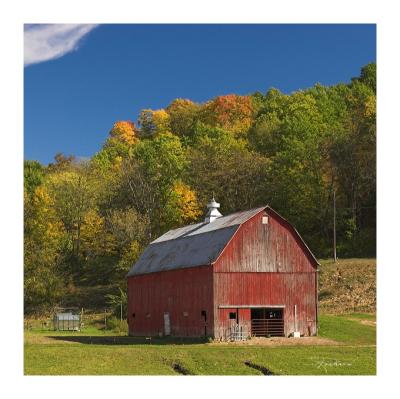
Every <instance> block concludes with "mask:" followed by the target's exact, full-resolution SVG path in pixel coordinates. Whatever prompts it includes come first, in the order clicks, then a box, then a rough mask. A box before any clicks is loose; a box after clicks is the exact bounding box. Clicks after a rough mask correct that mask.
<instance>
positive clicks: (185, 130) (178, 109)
mask: <svg viewBox="0 0 400 399" xmlns="http://www.w3.org/2000/svg"><path fill="white" fill-rule="evenodd" d="M165 110H166V111H167V112H168V114H169V117H170V127H171V132H172V133H174V134H177V135H178V136H181V137H185V136H192V135H193V129H194V125H195V122H196V119H197V117H198V113H199V110H200V106H199V104H196V103H194V102H193V101H191V100H187V99H182V98H177V99H175V100H174V101H172V102H171V104H170V105H168V107H167V108H166V109H165Z"/></svg>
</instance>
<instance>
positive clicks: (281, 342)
mask: <svg viewBox="0 0 400 399" xmlns="http://www.w3.org/2000/svg"><path fill="white" fill-rule="evenodd" d="M208 345H259V346H299V345H340V343H339V342H337V341H334V340H333V339H328V338H321V337H301V338H284V337H272V338H264V337H256V338H251V339H247V340H245V341H234V342H226V341H222V342H212V343H210V344H208Z"/></svg>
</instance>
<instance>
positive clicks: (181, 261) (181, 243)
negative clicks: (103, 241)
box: [128, 206, 318, 277]
mask: <svg viewBox="0 0 400 399" xmlns="http://www.w3.org/2000/svg"><path fill="white" fill-rule="evenodd" d="M266 208H269V209H271V208H270V207H269V206H263V207H260V208H255V209H250V210H247V211H242V212H236V213H232V214H231V215H227V216H222V217H219V218H217V219H216V220H214V221H213V222H212V223H206V222H202V223H197V224H192V225H189V226H184V227H180V228H179V229H174V230H170V231H168V232H166V233H165V234H163V235H162V236H160V237H159V238H157V239H156V240H154V241H152V242H151V243H150V245H149V246H148V247H147V248H146V249H145V251H144V252H143V253H142V255H141V256H140V257H139V259H138V261H137V262H136V263H135V264H134V265H133V266H132V268H131V269H130V271H129V273H128V277H130V276H134V275H138V274H147V273H154V272H160V271H166V270H173V269H181V268H187V267H195V266H203V265H210V264H212V263H213V262H215V261H216V260H217V258H218V256H219V255H220V254H221V252H222V250H223V249H224V248H225V247H226V245H227V244H228V242H229V241H230V239H231V238H232V237H233V235H234V234H235V233H236V231H237V230H238V229H239V227H240V225H241V224H242V223H244V222H246V221H247V220H249V219H250V218H252V217H253V216H255V215H257V214H258V213H259V212H261V211H262V210H264V209H266ZM271 210H272V209H271ZM273 212H274V213H275V214H276V215H277V216H279V217H281V216H280V215H279V214H278V213H277V212H275V211H273ZM281 218H282V217H281ZM282 220H285V219H283V218H282ZM285 222H286V221H285ZM289 225H290V224H289ZM290 226H291V225H290ZM292 228H293V227H292ZM293 231H294V232H295V234H297V235H298V236H299V238H300V239H301V241H302V242H303V244H304V246H305V249H306V250H307V251H308V252H309V253H310V254H311V256H312V258H313V259H314V260H315V261H316V263H317V264H318V261H317V260H316V259H315V257H314V255H313V254H312V253H311V251H310V250H309V248H308V247H307V245H306V244H305V243H304V241H303V240H302V238H301V237H300V235H299V233H298V232H297V231H296V230H295V229H294V228H293Z"/></svg>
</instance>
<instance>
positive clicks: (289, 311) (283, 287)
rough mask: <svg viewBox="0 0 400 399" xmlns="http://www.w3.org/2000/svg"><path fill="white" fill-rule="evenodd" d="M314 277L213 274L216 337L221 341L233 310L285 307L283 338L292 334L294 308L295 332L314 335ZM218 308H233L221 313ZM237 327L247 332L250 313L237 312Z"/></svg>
mask: <svg viewBox="0 0 400 399" xmlns="http://www.w3.org/2000/svg"><path fill="white" fill-rule="evenodd" d="M315 289H316V287H315V273H215V274H214V298H215V307H214V312H215V318H214V324H215V336H216V338H220V337H222V338H224V337H225V336H226V335H227V334H228V330H229V327H230V324H231V322H230V320H229V312H232V311H236V309H235V306H246V305H247V306H249V307H251V305H263V306H265V307H268V306H278V305H284V306H285V308H284V319H285V334H286V335H288V334H290V333H292V332H293V331H294V305H297V320H298V331H300V332H301V334H304V335H310V334H311V335H315V334H316V317H317V315H316V303H315ZM220 306H232V308H230V309H223V308H222V309H221V308H220ZM239 323H240V324H242V325H246V326H247V328H248V329H249V328H250V309H249V308H248V309H239Z"/></svg>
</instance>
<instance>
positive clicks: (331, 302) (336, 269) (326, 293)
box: [319, 259, 376, 313]
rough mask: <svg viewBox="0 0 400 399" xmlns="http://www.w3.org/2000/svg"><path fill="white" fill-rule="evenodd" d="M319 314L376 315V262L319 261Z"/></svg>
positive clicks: (357, 260) (353, 260)
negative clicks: (362, 313)
mask: <svg viewBox="0 0 400 399" xmlns="http://www.w3.org/2000/svg"><path fill="white" fill-rule="evenodd" d="M320 263H321V267H320V275H319V309H320V312H321V313H353V312H366V313H375V311H376V259H340V260H338V262H337V263H334V262H332V260H325V261H320Z"/></svg>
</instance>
